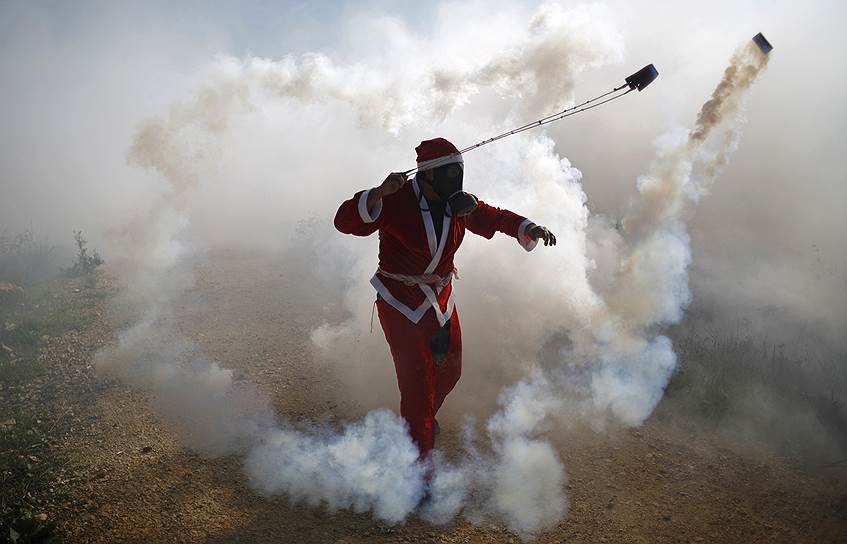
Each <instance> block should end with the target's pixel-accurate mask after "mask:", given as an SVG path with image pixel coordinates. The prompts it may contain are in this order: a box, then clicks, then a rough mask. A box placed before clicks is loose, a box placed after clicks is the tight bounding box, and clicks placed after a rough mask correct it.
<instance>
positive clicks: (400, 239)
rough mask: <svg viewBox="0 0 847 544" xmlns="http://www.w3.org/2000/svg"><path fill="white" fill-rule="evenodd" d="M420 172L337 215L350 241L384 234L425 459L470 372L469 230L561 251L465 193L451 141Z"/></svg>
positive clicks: (388, 280) (384, 270) (404, 387)
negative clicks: (465, 248) (458, 292)
mask: <svg viewBox="0 0 847 544" xmlns="http://www.w3.org/2000/svg"><path fill="white" fill-rule="evenodd" d="M415 150H416V151H417V156H418V173H417V174H416V175H415V177H414V178H413V179H412V180H411V182H410V183H407V179H406V176H405V175H404V174H399V173H393V174H390V175H389V176H388V177H387V178H385V181H383V182H382V184H381V185H380V186H378V187H374V188H373V189H368V190H365V191H359V192H358V193H356V194H355V195H353V198H351V199H350V200H347V201H345V202H344V203H342V204H341V207H339V208H338V213H336V215H335V228H337V229H338V230H339V231H341V232H343V233H345V234H353V235H355V236H369V235H371V234H373V233H374V232H379V267H378V268H377V271H376V274H374V276H373V277H372V278H371V285H373V286H374V288H375V289H376V292H377V301H376V307H377V310H378V312H379V322H380V323H381V324H382V330H383V333H384V334H385V339H386V340H387V341H388V345H389V347H390V348H391V355H392V357H393V358H394V369H395V371H396V372H397V384H398V385H399V387H400V415H402V416H403V418H404V419H405V420H406V422H407V423H408V425H409V430H410V432H411V435H412V439H413V440H414V441H415V443H416V444H417V446H418V449H419V450H420V453H421V457H422V458H425V457H426V456H427V454H428V453H429V452H430V450H432V448H433V447H434V446H435V435H436V433H437V423H436V421H435V414H436V413H438V409H439V408H441V404H442V403H443V402H444V398H445V397H446V396H447V394H448V393H450V391H452V389H453V387H455V385H456V382H458V381H459V376H460V375H461V372H462V330H461V327H460V326H459V314H458V312H457V311H456V307H455V304H454V299H453V282H452V279H453V276H454V273H455V268H454V265H453V256H454V255H455V253H456V250H458V249H459V246H460V245H461V243H462V239H463V238H464V237H465V231H466V230H469V231H470V232H472V233H474V234H478V235H479V236H484V237H485V238H489V239H490V238H491V237H492V236H494V233H495V232H502V233H504V234H507V235H509V236H511V237H513V238H515V239H516V240H517V241H518V243H519V244H520V245H521V246H522V247H523V248H524V249H525V250H526V251H532V249H533V248H534V247H535V245H536V244H537V243H538V240H539V239H541V240H543V241H544V245H545V246H546V245H551V246H552V245H555V244H556V237H555V236H553V234H552V233H551V232H550V231H548V230H547V229H546V228H544V227H542V226H539V225H536V224H535V223H533V222H532V221H530V220H529V219H526V218H525V217H521V216H520V215H517V214H515V213H513V212H510V211H508V210H502V209H500V208H495V207H494V206H489V205H488V204H485V203H484V202H482V201H479V200H477V198H476V197H475V196H473V195H471V194H468V193H466V192H464V191H463V190H462V178H463V170H464V167H463V163H462V155H461V154H460V153H459V151H458V150H457V149H456V147H455V146H454V145H453V144H451V143H450V142H448V141H447V140H445V139H444V138H435V139H434V140H427V141H424V142H421V145H419V146H418V147H417V148H415Z"/></svg>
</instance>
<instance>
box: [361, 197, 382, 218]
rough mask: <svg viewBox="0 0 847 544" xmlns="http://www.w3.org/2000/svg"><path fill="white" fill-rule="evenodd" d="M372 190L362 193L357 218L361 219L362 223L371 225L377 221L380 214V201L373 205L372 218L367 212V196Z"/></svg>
mask: <svg viewBox="0 0 847 544" xmlns="http://www.w3.org/2000/svg"><path fill="white" fill-rule="evenodd" d="M372 190H373V189H368V190H367V191H363V192H362V196H360V197H359V217H361V218H362V221H364V222H365V223H373V222H374V221H376V220H377V219H379V214H380V213H382V199H381V198H380V199H379V200H377V201H376V204H374V211H373V216H371V214H370V213H369V212H368V195H369V194H370V192H371V191H372Z"/></svg>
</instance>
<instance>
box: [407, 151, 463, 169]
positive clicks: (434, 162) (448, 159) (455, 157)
mask: <svg viewBox="0 0 847 544" xmlns="http://www.w3.org/2000/svg"><path fill="white" fill-rule="evenodd" d="M454 162H457V163H459V164H462V165H463V164H464V163H465V161H464V160H462V154H461V153H454V154H452V155H445V156H443V157H436V158H434V159H430V160H428V161H423V162H419V163H418V170H429V169H431V168H438V167H439V166H444V165H445V164H453V163H454Z"/></svg>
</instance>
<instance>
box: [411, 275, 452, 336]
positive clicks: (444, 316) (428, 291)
mask: <svg viewBox="0 0 847 544" xmlns="http://www.w3.org/2000/svg"><path fill="white" fill-rule="evenodd" d="M419 287H420V288H421V291H423V292H424V294H425V295H426V298H427V300H428V301H429V303H430V305H431V306H432V309H433V310H434V311H435V318H436V319H437V320H438V325H439V326H441V327H443V326H444V324H445V323H447V320H448V319H450V317H451V316H452V315H453V306H454V304H455V302H454V300H453V295H455V294H456V291H455V290H454V291H450V296H449V297H447V309H446V310H445V311H444V312H442V311H441V306H440V305H439V304H438V297H436V296H435V293H434V292H433V290H432V287H430V286H429V285H419Z"/></svg>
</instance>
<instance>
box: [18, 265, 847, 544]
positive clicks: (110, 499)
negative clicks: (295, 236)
mask: <svg viewBox="0 0 847 544" xmlns="http://www.w3.org/2000/svg"><path fill="white" fill-rule="evenodd" d="M256 259H257V258H252V257H248V256H244V255H237V254H232V253H221V254H216V255H215V256H214V257H213V258H210V259H208V260H206V261H204V262H203V263H201V264H200V265H198V268H197V285H196V287H195V290H194V292H193V293H192V294H191V297H190V299H192V300H202V301H203V304H202V305H199V304H194V303H191V302H190V300H189V301H187V302H186V304H185V305H184V306H183V307H182V308H181V313H180V327H181V328H182V330H183V332H184V333H185V334H186V335H187V336H188V337H189V338H192V339H193V340H195V341H196V342H198V343H199V344H200V345H201V346H202V347H203V348H204V350H206V352H207V353H208V354H209V355H210V356H212V357H213V358H215V359H217V360H219V361H222V362H223V363H224V364H225V365H226V366H229V367H233V368H236V369H237V370H238V371H239V372H242V373H243V374H244V375H246V376H248V377H249V378H250V379H251V380H253V381H255V382H256V383H257V384H258V385H259V387H260V388H261V389H262V390H263V391H264V392H266V393H267V394H269V395H270V396H271V397H272V398H273V401H274V405H275V407H276V409H277V410H278V411H279V412H280V413H284V414H285V415H287V416H288V417H289V418H291V419H294V420H297V419H300V418H303V419H319V418H323V419H330V420H344V419H345V418H348V417H351V414H355V415H358V414H360V413H361V412H362V408H361V407H359V406H356V405H355V404H354V403H352V402H351V401H346V400H345V399H344V398H343V396H342V395H340V394H339V391H340V390H341V388H342V384H341V383H339V378H338V377H337V376H334V375H332V373H331V372H330V371H329V370H328V369H327V368H326V367H324V366H322V365H318V364H314V361H312V360H311V355H310V350H309V346H308V342H309V331H310V330H311V328H312V327H314V326H315V325H316V324H317V323H319V322H320V321H321V320H322V319H321V316H322V315H323V314H325V313H326V312H327V311H330V312H332V311H338V308H337V307H335V306H333V305H332V302H331V301H330V302H329V303H327V302H326V301H324V302H323V303H321V302H320V301H319V300H318V301H316V297H313V296H311V295H313V293H301V292H298V291H296V290H294V289H293V288H292V285H291V283H290V279H289V278H290V277H294V276H296V274H294V273H293V272H295V271H289V270H287V269H286V268H285V265H284V264H283V263H267V262H257V261H256ZM289 272H291V274H289ZM268 293H285V295H286V296H275V297H269V296H268ZM100 304H101V306H100V307H99V309H98V312H97V317H96V319H94V321H93V322H92V324H91V325H90V326H88V327H87V328H86V330H84V331H81V332H74V333H72V335H71V336H69V337H68V338H57V339H51V341H50V344H49V347H48V349H47V350H46V351H45V356H46V357H48V358H49V359H50V360H49V361H48V362H49V363H50V364H52V365H53V368H54V370H53V371H51V373H50V378H51V380H64V381H62V384H63V385H62V387H61V388H60V389H57V390H54V394H60V395H64V396H65V397H67V399H76V400H69V401H68V403H69V404H68V405H69V406H71V413H69V414H67V415H65V416H64V418H66V419H65V420H64V423H63V424H62V426H63V428H64V429H65V432H63V433H62V436H61V438H60V439H57V440H56V441H53V442H51V443H50V446H49V447H50V449H51V450H52V451H60V452H62V453H63V455H65V456H66V457H68V459H69V460H68V461H66V463H67V465H66V469H65V470H64V472H61V475H59V476H57V478H58V481H60V482H63V483H57V484H56V485H57V486H62V488H63V490H64V491H63V495H62V499H61V501H59V502H57V503H51V504H49V505H47V506H46V507H45V513H46V515H47V516H49V519H50V520H51V521H54V522H55V523H56V524H57V527H58V531H59V534H60V535H61V536H62V537H63V538H64V540H66V541H68V542H86V543H94V542H104V543H106V542H108V543H113V542H139V543H142V542H143V543H150V542H207V543H218V542H315V543H317V542H335V543H346V544H354V543H363V542H434V543H435V542H439V543H484V542H519V541H520V540H519V539H518V538H517V537H516V536H515V535H513V534H511V533H509V532H508V531H506V530H505V529H504V528H502V527H496V526H494V527H475V526H473V525H470V524H469V523H467V522H466V521H464V520H459V521H457V522H456V523H455V524H453V525H448V526H432V525H429V524H427V523H424V522H422V521H420V520H418V519H414V518H413V519H410V520H408V521H407V522H406V523H405V524H404V525H402V526H394V527H389V526H387V525H385V524H382V523H380V522H377V521H373V520H372V519H371V518H370V516H368V515H367V514H354V513H350V512H346V511H342V512H335V513H330V512H327V511H326V510H325V509H324V508H312V507H307V506H305V505H293V504H289V503H288V501H286V500H285V499H284V498H280V497H275V498H270V499H268V498H264V497H261V496H259V495H257V494H255V493H254V492H253V491H251V490H250V489H249V488H248V486H247V484H246V482H245V478H244V476H243V475H242V472H241V467H240V461H239V459H238V458H235V457H224V458H219V459H204V458H202V457H199V456H197V455H195V454H193V453H191V452H190V451H186V450H185V449H184V448H183V447H182V446H181V445H180V443H179V441H178V440H177V437H176V436H175V435H174V434H173V433H172V432H171V431H170V430H169V429H168V428H167V427H166V426H165V425H164V424H163V422H161V421H160V420H159V419H158V418H157V417H156V414H155V412H154V411H153V410H152V408H151V405H150V403H149V402H148V399H146V398H145V396H144V395H143V394H141V393H139V392H137V391H133V390H131V389H128V388H126V387H124V386H123V385H121V384H119V383H116V382H111V381H103V380H100V379H98V378H96V377H95V375H94V370H93V368H92V366H91V358H92V357H93V353H94V351H95V350H96V349H97V348H98V347H100V346H102V345H104V344H106V343H108V342H110V341H111V340H112V339H113V338H114V336H115V334H116V331H117V330H118V329H119V327H120V322H121V318H120V317H119V316H117V315H116V313H115V312H113V311H110V310H109V309H108V308H109V306H108V305H107V304H106V302H103V303H100ZM68 346H70V349H71V350H72V352H70V353H69V352H68V351H67V350H68ZM63 377H64V378H63ZM48 386H49V384H42V385H41V387H42V389H44V388H46V387H48ZM62 391H65V392H64V393H62ZM7 392H8V391H7ZM448 421H449V418H448ZM448 427H449V424H448ZM440 440H441V445H442V447H444V448H445V449H447V450H448V452H449V451H451V450H453V449H455V448H456V447H457V444H458V431H457V430H456V429H454V428H445V430H444V432H443V433H442V436H441V437H440ZM555 444H556V445H557V447H558V448H559V454H560V456H561V457H562V459H563V461H564V463H565V467H566V470H567V474H568V484H567V493H568V497H569V501H570V510H569V514H568V516H567V517H566V518H565V519H564V520H563V521H562V522H561V523H560V524H559V525H558V526H557V527H555V528H553V529H551V530H549V531H547V532H545V533H543V534H541V535H539V537H538V539H537V541H538V542H542V543H547V542H565V541H567V542H592V543H593V542H644V543H657V542H791V543H800V542H810V543H811V542H847V485H845V478H844V472H845V470H844V469H843V468H838V467H836V468H835V470H830V469H827V470H818V471H815V472H810V471H808V470H804V469H802V468H800V467H798V466H795V465H792V464H791V463H789V462H788V461H786V460H784V459H781V458H779V457H776V456H774V455H771V454H769V453H767V451H766V449H765V448H763V447H762V446H761V445H758V444H738V443H728V442H727V441H726V438H723V437H720V436H717V435H713V434H707V433H699V434H690V433H687V432H685V431H683V430H680V429H679V428H678V427H675V426H672V425H670V424H669V423H666V422H663V421H662V418H661V417H654V418H652V419H651V420H650V421H648V423H647V424H646V425H645V426H643V427H642V428H639V429H635V430H628V431H615V432H613V433H610V434H591V433H584V432H583V433H579V434H570V435H566V436H559V437H557V438H556V441H555ZM57 474H58V473H57Z"/></svg>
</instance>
